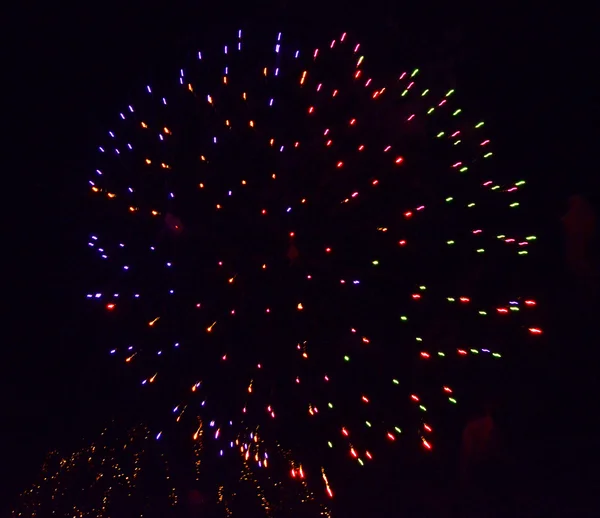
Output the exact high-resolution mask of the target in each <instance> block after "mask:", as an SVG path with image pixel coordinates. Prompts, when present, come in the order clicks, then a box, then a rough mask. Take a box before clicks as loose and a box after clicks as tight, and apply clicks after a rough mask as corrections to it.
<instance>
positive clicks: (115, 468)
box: [12, 426, 179, 518]
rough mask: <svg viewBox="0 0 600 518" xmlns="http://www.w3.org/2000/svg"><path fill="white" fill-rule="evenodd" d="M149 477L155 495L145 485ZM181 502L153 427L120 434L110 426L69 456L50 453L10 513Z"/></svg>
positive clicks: (87, 512)
mask: <svg viewBox="0 0 600 518" xmlns="http://www.w3.org/2000/svg"><path fill="white" fill-rule="evenodd" d="M149 460H150V463H148V461H149ZM156 461H158V462H156ZM160 466H162V468H160ZM157 468H158V469H157ZM148 481H152V484H153V488H154V490H155V491H156V492H155V493H153V494H147V492H146V488H145V487H144V486H145V485H146V484H147V483H148ZM157 481H160V485H157V483H156V482H157ZM158 487H160V488H161V491H158V490H157V489H158ZM178 502H179V495H178V492H177V490H176V489H175V488H174V487H173V481H172V479H171V475H170V467H169V463H168V462H167V460H166V457H165V454H164V452H163V451H162V450H157V449H156V443H155V441H154V440H153V437H151V435H150V430H149V429H148V428H147V427H145V426H138V427H136V428H134V429H132V430H130V431H129V432H128V433H127V434H126V435H125V437H124V438H119V437H118V436H115V434H114V433H113V431H112V430H109V429H108V428H107V429H105V430H104V431H103V432H102V434H101V436H100V437H99V439H98V440H96V441H94V442H92V443H90V444H89V445H87V446H85V447H83V448H81V449H80V450H78V451H76V452H74V453H72V454H70V455H67V456H63V455H61V454H60V453H59V452H58V451H56V450H54V451H52V452H50V453H49V454H48V456H47V458H46V461H45V463H44V465H43V467H42V474H41V477H40V479H39V480H38V481H37V482H36V483H35V484H33V485H32V487H31V488H29V489H27V490H26V491H24V492H23V493H22V494H21V495H20V499H19V505H18V507H17V509H15V510H14V511H13V514H12V516H14V517H19V516H20V517H28V518H29V517H35V516H76V517H78V518H84V517H85V518H87V517H89V518H91V517H92V516H94V517H104V516H115V515H116V514H117V513H119V512H123V511H124V510H125V509H128V510H129V511H137V512H138V513H142V512H143V511H144V510H145V509H146V508H147V507H148V506H154V507H155V509H156V510H157V511H158V512H161V511H168V510H169V509H172V508H174V507H176V506H177V505H178Z"/></svg>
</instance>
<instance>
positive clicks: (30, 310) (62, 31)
mask: <svg viewBox="0 0 600 518" xmlns="http://www.w3.org/2000/svg"><path fill="white" fill-rule="evenodd" d="M164 4H165V5H164V6H162V5H157V3H156V2H154V3H151V4H148V3H146V2H138V1H132V2H128V5H127V6H123V5H122V4H121V3H117V2H112V1H109V2H104V3H100V4H95V5H93V7H92V6H90V5H88V4H86V3H77V4H75V5H58V4H51V5H49V4H43V5H31V4H29V5H27V6H25V7H21V8H19V12H15V13H14V16H13V15H11V16H10V17H9V19H8V20H9V24H10V26H11V27H10V29H9V36H8V37H7V38H6V42H5V44H4V48H5V54H6V55H7V56H8V63H5V64H4V67H3V69H4V74H3V76H4V77H3V78H4V81H3V82H4V83H5V84H6V83H8V84H9V87H10V93H9V94H8V95H6V94H5V96H4V101H5V107H6V108H8V112H9V118H8V121H6V120H5V124H4V125H3V126H4V129H5V132H6V135H7V136H6V137H5V141H4V142H5V144H8V155H9V160H8V161H6V160H3V166H4V168H3V169H4V175H5V178H8V180H9V184H8V186H7V188H6V189H5V191H4V200H5V205H4V207H5V214H6V216H7V217H6V218H5V225H4V228H5V230H7V232H5V234H4V244H5V247H4V248H5V252H4V258H5V260H8V264H7V265H5V278H6V279H7V281H8V282H7V284H6V285H5V288H4V295H5V296H4V307H5V310H4V316H5V324H4V325H3V336H2V344H3V345H2V347H3V352H4V354H3V361H2V366H3V369H2V370H3V375H2V378H1V380H2V381H1V385H0V388H1V391H0V393H1V394H2V396H1V397H2V400H1V401H2V407H1V408H2V410H1V414H0V416H1V418H2V431H1V432H0V438H1V439H2V440H1V441H0V451H1V455H2V456H1V459H2V462H1V463H0V466H1V468H0V480H2V481H4V483H3V485H2V489H1V490H0V502H1V504H0V512H3V511H4V505H5V503H10V502H11V500H12V499H13V498H14V496H15V494H16V493H17V492H18V491H20V490H22V489H23V488H24V487H26V486H27V485H28V484H29V483H30V482H31V481H32V480H33V478H34V476H35V475H36V474H37V472H38V469H39V466H40V464H41V461H42V459H43V456H44V454H45V452H46V451H47V450H49V449H50V448H52V447H55V446H59V447H61V448H63V447H64V448H65V449H67V450H73V449H75V448H76V447H77V445H78V440H79V439H81V438H82V437H90V436H95V435H96V434H97V431H98V430H99V429H100V428H101V427H102V426H103V425H104V424H105V423H106V422H107V420H108V419H110V417H111V414H112V413H114V412H117V411H118V409H119V407H120V405H121V404H122V402H120V401H119V398H118V387H119V380H116V379H115V377H114V376H113V372H112V370H111V369H112V367H111V364H110V362H108V361H107V359H106V358H105V355H101V354H100V352H99V351H97V350H94V349H93V348H91V347H88V344H90V343H92V342H94V340H91V339H90V337H89V335H88V330H87V327H86V325H87V324H88V323H89V322H88V318H89V316H88V315H87V314H86V312H85V311H83V308H82V306H83V304H82V301H83V299H82V295H84V294H85V293H86V290H87V286H86V283H85V281H86V275H87V272H88V271H89V269H90V268H91V264H90V261H89V258H88V257H87V255H86V249H85V240H86V236H87V233H88V231H89V228H88V226H87V223H86V221H87V219H86V218H89V214H88V212H87V211H86V199H87V195H86V182H87V180H88V172H89V169H90V167H93V163H92V153H93V152H94V150H95V145H96V142H97V138H98V135H100V134H101V133H102V132H103V131H105V129H106V127H107V125H108V123H109V120H110V119H109V114H110V115H112V114H113V113H114V112H115V110H116V106H118V105H119V104H120V103H121V102H122V99H124V98H126V97H127V96H128V94H129V92H130V91H131V90H132V89H133V88H137V87H138V86H139V85H142V84H145V80H146V79H147V78H148V77H152V75H153V74H154V73H156V71H157V70H160V69H161V67H164V66H165V65H168V64H169V63H173V62H177V59H178V57H179V56H182V55H184V54H185V52H189V51H190V50H192V51H193V50H194V49H195V48H196V46H197V44H198V43H199V42H203V41H210V40H211V39H214V38H224V36H223V34H224V31H229V32H232V31H236V30H237V29H238V28H239V26H243V27H244V29H245V30H249V31H250V30H258V31H260V30H261V29H267V28H268V29H269V30H277V29H278V28H279V27H282V29H281V30H286V29H287V28H289V29H290V30H291V31H292V32H294V33H295V34H302V32H305V31H312V30H317V31H321V33H322V34H323V35H324V37H328V35H329V34H331V33H336V32H337V31H338V30H353V31H354V32H355V33H357V34H358V35H360V38H361V39H362V40H363V41H365V42H367V44H370V45H372V47H373V48H377V49H380V48H385V49H386V50H385V52H384V53H382V55H381V56H379V57H378V58H377V59H381V60H382V62H386V61H389V62H390V64H391V65H390V66H392V65H394V64H395V63H394V60H395V59H396V56H401V55H404V54H406V55H410V56H411V57H410V60H409V61H410V64H415V65H416V66H419V64H420V63H422V62H426V63H431V62H437V63H448V62H453V63H454V68H455V70H456V72H455V73H454V76H455V77H456V81H457V84H458V86H459V87H460V88H461V89H462V90H465V91H467V92H468V93H469V97H470V99H471V101H472V102H471V105H470V108H472V109H473V110H474V111H477V112H480V113H482V114H483V115H484V118H485V119H486V121H489V122H490V124H491V125H492V127H493V134H494V137H495V139H496V141H497V142H498V143H499V144H498V148H499V149H502V153H500V160H501V164H502V166H503V167H505V168H515V169H517V170H518V171H520V172H521V173H522V174H523V175H524V176H526V177H527V179H528V181H529V182H531V183H532V184H534V185H535V188H533V189H532V191H534V193H533V194H531V197H532V198H531V199H532V202H531V203H533V206H535V207H536V208H537V209H538V210H537V211H536V212H532V213H531V214H530V216H531V218H532V221H533V223H534V226H537V228H538V229H539V232H538V235H539V236H543V238H544V239H545V240H546V241H545V243H544V244H543V246H544V249H545V250H546V251H547V261H546V262H544V263H543V264H541V265H540V270H539V272H540V278H539V280H538V285H539V287H540V292H541V293H542V294H543V295H544V296H546V300H547V301H548V303H547V307H546V310H545V311H546V315H547V317H546V318H547V321H548V326H547V328H548V330H549V331H548V333H551V332H552V331H554V335H555V337H554V338H553V339H549V340H548V342H547V344H546V346H547V347H548V348H551V349H552V351H553V352H552V354H549V355H547V358H548V359H546V360H545V361H546V363H545V364H544V365H543V366H542V367H541V368H539V370H536V366H535V365H534V366H533V367H531V366H524V367H523V370H522V372H521V374H522V375H523V377H524V378H527V381H524V382H523V387H525V388H526V390H525V391H524V395H523V397H524V400H523V402H522V405H521V406H522V408H521V409H520V410H519V412H520V413H519V414H518V415H519V416H520V418H522V416H524V415H527V413H528V412H527V411H525V410H524V409H526V408H530V409H531V408H534V407H535V408H537V409H538V410H539V412H540V416H541V415H543V416H544V417H543V418H542V417H539V419H538V420H537V422H536V425H535V426H527V428H528V430H527V432H525V431H524V432H523V433H524V436H523V441H525V440H527V441H529V440H533V439H532V438H534V439H539V441H540V443H543V444H544V445H546V446H544V447H539V448H537V449H536V453H535V454H533V453H532V455H533V456H534V458H535V459H539V458H544V459H545V460H546V461H547V462H551V460H552V459H557V458H559V454H558V453H557V452H556V451H554V449H553V448H554V447H553V446H551V445H553V444H556V443H562V442H570V441H571V439H572V438H573V436H579V437H581V439H582V440H584V437H585V436H586V433H589V432H586V431H585V426H584V425H583V424H582V423H583V422H584V420H585V418H586V417H588V416H587V413H586V412H585V410H583V409H584V408H585V406H586V405H585V404H584V403H583V402H581V398H582V397H583V395H581V394H580V396H579V403H573V405H575V406H573V405H570V406H569V405H567V404H566V403H563V404H562V405H561V403H558V402H556V403H555V402H554V401H557V400H556V399H554V398H555V397H558V396H560V395H561V394H563V396H564V395H565V394H567V393H568V394H572V393H574V392H578V389H576V388H574V387H577V386H579V385H577V384H576V383H575V381H574V380H575V379H578V382H577V383H580V384H581V383H582V385H581V386H580V387H579V390H585V391H589V386H588V385H585V383H587V381H586V380H587V379H588V378H589V376H588V375H585V374H584V375H583V376H577V377H575V375H574V374H573V372H574V371H575V370H576V369H577V368H578V367H577V366H576V362H574V361H573V362H572V363H573V365H571V363H570V362H567V361H564V358H565V357H567V356H568V357H570V355H571V352H568V350H571V351H572V350H573V349H577V348H578V347H581V348H582V353H581V354H585V355H588V354H589V355H591V356H592V352H590V351H588V350H586V349H585V344H586V343H589V342H590V341H593V339H594V334H593V331H592V330H591V329H590V328H582V327H579V328H576V329H574V327H575V324H574V323H572V322H571V321H570V320H568V319H567V317H566V316H565V317H564V318H563V319H558V320H557V319H555V318H554V317H555V316H556V315H561V314H562V313H561V311H562V308H563V307H564V305H565V304H564V300H565V298H564V297H568V296H569V292H568V290H567V289H565V288H564V286H563V284H561V282H562V281H560V280H559V281H556V279H557V278H560V272H561V266H560V263H561V260H560V250H561V245H560V221H559V218H560V216H561V215H562V213H563V212H564V210H565V200H566V197H567V195H568V194H571V193H572V192H577V191H585V192H588V193H591V197H592V201H593V202H595V203H597V202H598V198H597V191H598V186H599V183H598V180H597V178H596V176H597V175H595V172H596V169H597V166H596V165H595V164H594V163H593V162H592V156H593V154H594V144H595V138H596V137H597V133H598V132H597V130H596V129H595V128H594V126H595V124H594V123H592V122H590V121H591V120H595V118H597V115H598V100H597V95H596V96H595V91H594V88H593V87H592V79H591V76H592V72H591V70H592V68H593V67H592V63H593V62H594V57H595V56H593V52H594V51H593V47H594V46H593V45H592V36H589V35H588V34H589V32H588V31H587V26H588V25H589V24H588V22H586V20H585V16H584V13H576V14H575V13H568V12H565V11H561V9H559V8H551V7H547V6H545V7H544V8H543V9H539V10H537V9H532V8H521V9H519V10H515V11H512V12H511V11H510V10H508V9H507V8H498V9H497V10H496V9H495V8H494V7H490V6H489V5H488V4H484V5H480V6H479V7H477V8H473V9H458V8H454V7H453V6H446V7H445V8H440V7H433V6H431V7H429V6H428V7H423V8H419V9H416V8H406V7H400V6H398V5H395V4H398V3H393V2H387V3H386V2H378V3H376V4H368V7H367V6H363V7H357V8H351V9H349V8H348V7H347V6H346V7H344V8H343V9H340V8H337V7H336V8H334V7H327V8H326V9H324V8H323V7H322V5H321V4H322V2H321V3H320V2H304V3H292V2H279V3H276V7H272V8H266V7H264V8H263V7H261V8H260V9H252V8H251V7H250V5H251V3H245V4H244V6H243V7H239V8H238V7H235V5H228V6H227V7H223V8H219V7H218V5H210V6H206V7H205V6H195V7H191V6H190V5H189V4H192V2H188V3H186V2H165V3H164ZM179 4H181V5H179ZM388 4H389V5H388ZM374 5H376V8H373V6H374ZM563 9H565V8H563ZM596 47H597V45H596ZM596 57H597V56H596ZM397 60H398V61H399V63H406V61H407V60H406V59H400V58H397ZM398 66H400V65H398ZM392 68H396V67H395V66H392ZM594 96H595V97H594ZM555 281H556V282H555ZM573 329H574V330H573ZM566 342H570V345H569V346H568V347H567V346H566V345H565V343H566ZM575 344H579V345H575ZM560 358H563V361H562V362H561V361H559V359H560ZM559 363H561V364H562V370H561V371H559V370H557V364H559ZM529 367H531V368H530V369H529V370H527V369H528V368H529ZM538 367H539V366H538ZM582 380H583V381H582ZM563 386H565V387H570V388H569V389H565V390H566V391H562V388H559V387H563ZM542 387H545V388H542ZM554 405H556V406H554ZM578 405H579V406H578ZM587 405H589V406H590V407H591V401H589V402H588V403H587ZM563 406H564V407H565V408H564V409H563ZM567 407H569V408H567ZM575 408H576V410H574V409H575ZM563 410H565V412H566V411H567V410H569V412H570V413H569V414H567V413H565V412H563ZM563 415H565V416H567V415H569V417H562V416H563ZM559 416H560V417H559ZM545 419H547V420H549V421H544V420H545ZM534 421H535V420H534ZM575 422H577V424H574V423H575ZM542 423H543V424H542ZM571 423H573V424H572V426H571ZM546 425H548V426H546ZM573 427H575V428H577V431H574V430H573ZM580 427H581V428H580ZM549 429H553V430H555V433H556V435H552V433H549V432H548V430H549ZM541 430H544V438H543V439H542V438H541V435H540V434H541ZM567 431H569V432H568V433H570V434H571V435H568V434H567ZM538 432H539V433H538ZM536 434H537V435H536ZM580 456H581V451H580V450H577V451H575V452H574V453H573V452H572V451H571V452H570V454H569V455H565V456H564V457H565V458H570V459H571V460H570V462H571V463H577V461H578V459H579V458H580ZM560 458H563V457H560ZM548 459H550V460H548ZM573 459H575V460H573ZM561 469H563V468H556V471H559V472H560V471H561Z"/></svg>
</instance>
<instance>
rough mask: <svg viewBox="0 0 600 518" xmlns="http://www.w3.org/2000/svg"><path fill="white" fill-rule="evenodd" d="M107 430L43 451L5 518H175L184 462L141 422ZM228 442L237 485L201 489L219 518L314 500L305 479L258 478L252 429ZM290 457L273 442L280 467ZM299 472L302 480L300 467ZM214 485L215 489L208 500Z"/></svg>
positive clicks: (199, 443)
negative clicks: (73, 445)
mask: <svg viewBox="0 0 600 518" xmlns="http://www.w3.org/2000/svg"><path fill="white" fill-rule="evenodd" d="M114 428H115V427H114V426H113V427H112V428H110V429H109V428H107V429H105V430H104V431H103V432H102V434H101V436H100V438H99V439H98V440H96V441H94V442H92V443H91V444H89V445H87V446H85V447H83V448H81V449H80V450H78V451H76V452H74V453H72V454H70V455H68V456H63V455H61V454H60V453H59V452H58V451H56V450H54V451H52V452H50V453H49V454H48V456H47V459H46V461H45V463H44V465H43V467H42V473H41V477H40V479H39V480H38V481H37V482H36V483H35V484H33V485H32V487H31V488H29V489H27V490H26V491H24V492H23V493H22V494H21V495H20V499H19V505H18V507H17V509H15V510H14V511H13V514H12V516H14V517H28V518H32V517H35V516H76V517H78V518H91V517H110V516H115V515H120V514H122V513H130V514H131V513H133V514H135V515H136V516H138V515H139V516H147V517H152V516H178V514H177V512H178V511H179V510H181V509H185V508H186V504H187V501H188V500H189V498H187V497H186V495H185V494H184V491H183V490H182V489H181V488H178V487H176V486H177V482H176V481H175V480H177V479H179V480H181V478H182V477H185V473H186V472H187V468H186V463H183V464H182V463H181V462H180V461H174V460H173V459H172V458H171V459H169V461H167V457H166V454H165V452H164V451H163V450H162V448H160V444H161V442H160V441H159V442H156V441H155V440H154V437H153V436H152V435H151V433H150V430H149V428H148V427H147V426H143V425H140V426H137V427H135V428H133V429H132V430H130V431H129V432H128V433H127V434H126V437H125V438H124V439H122V438H120V437H119V436H118V435H117V434H116V433H115V430H114ZM202 428H203V423H202V421H200V423H199V428H198V429H199V432H198V435H197V436H195V440H194V441H193V444H192V446H193V454H194V455H193V457H194V468H195V472H196V482H198V481H199V477H200V474H201V464H202V460H203V458H204V453H205V452H204V451H203V442H204V441H203V433H202ZM230 446H231V447H232V448H234V449H235V450H238V451H239V453H240V455H239V457H238V458H237V459H236V458H235V457H234V458H233V460H234V463H233V464H229V465H228V469H230V470H233V471H236V472H239V473H240V476H239V478H238V480H237V482H236V481H232V482H229V483H228V484H227V486H226V485H225V484H223V483H219V484H216V481H215V483H214V484H211V485H209V486H206V487H203V488H202V489H203V491H204V492H206V494H208V495H210V497H209V498H210V499H211V501H212V503H215V504H217V506H220V507H222V509H223V512H224V515H225V516H233V512H234V510H236V511H238V510H239V511H241V512H242V513H243V512H244V511H249V509H251V508H253V507H254V508H256V509H257V510H260V511H261V512H263V513H264V516H280V514H276V513H277V512H279V511H281V510H285V511H290V510H292V511H293V512H294V513H297V512H298V509H300V508H302V509H304V510H305V511H306V506H307V504H309V503H310V502H315V497H314V494H312V493H311V492H310V491H309V490H308V489H307V487H306V483H305V482H304V481H302V482H303V483H301V484H300V485H298V484H295V483H294V482H295V481H294V480H293V479H291V478H287V480H286V479H284V480H280V479H279V480H278V479H276V478H275V477H274V476H273V475H274V474H273V473H268V475H267V476H266V477H265V476H264V474H265V472H266V471H267V470H258V471H257V470H256V468H257V467H267V466H268V458H269V456H268V454H267V453H266V446H265V444H264V441H262V439H261V438H260V437H259V435H258V434H257V433H256V432H248V431H244V432H242V433H240V435H239V437H238V438H237V439H236V440H235V441H232V442H231V444H230ZM290 455H291V454H290V452H287V451H284V450H283V449H282V448H281V447H280V446H279V445H277V447H276V448H275V451H274V455H273V458H274V461H275V462H276V463H279V464H281V465H288V464H289V465H296V464H295V463H294V461H293V460H291V457H290ZM157 461H158V462H157ZM235 461H237V462H235ZM161 466H162V468H161ZM157 468H158V469H157ZM299 476H300V478H302V479H303V478H304V477H303V474H302V468H301V467H300V475H299ZM217 478H218V475H217ZM197 486H202V484H201V483H200V484H197ZM244 486H245V487H247V488H249V489H250V494H248V496H247V497H246V498H245V499H244V498H240V495H239V493H240V489H243V487H244ZM213 488H216V494H215V495H214V498H212V497H213V495H212V494H211V492H212V490H213ZM313 506H314V504H313ZM317 506H318V507H317V508H315V509H316V514H315V513H310V514H309V515H310V516H313V515H314V516H317V515H321V516H330V513H329V510H328V509H327V507H325V506H324V505H322V504H321V505H320V506H319V504H317ZM173 513H175V514H173ZM296 515H297V514H296ZM302 516H304V514H303V515H302Z"/></svg>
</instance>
